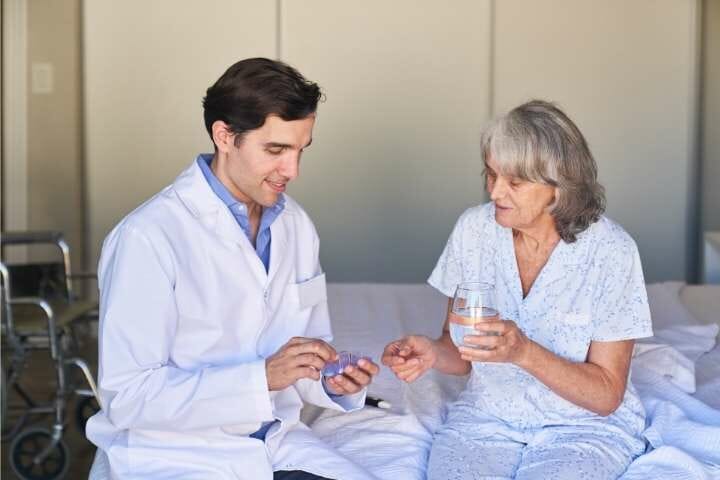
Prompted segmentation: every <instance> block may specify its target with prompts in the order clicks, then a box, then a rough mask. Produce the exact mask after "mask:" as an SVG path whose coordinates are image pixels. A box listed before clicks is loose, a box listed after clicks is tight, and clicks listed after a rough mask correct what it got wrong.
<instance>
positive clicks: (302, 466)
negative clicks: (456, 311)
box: [87, 58, 378, 480]
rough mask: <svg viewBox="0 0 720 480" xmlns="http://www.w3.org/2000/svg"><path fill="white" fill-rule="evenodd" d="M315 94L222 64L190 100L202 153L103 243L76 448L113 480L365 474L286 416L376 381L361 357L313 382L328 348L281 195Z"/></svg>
mask: <svg viewBox="0 0 720 480" xmlns="http://www.w3.org/2000/svg"><path fill="white" fill-rule="evenodd" d="M320 95H321V94H320V89H319V87H318V86H317V85H316V84H315V83H312V82H309V81H308V80H306V79H305V78H303V77H302V75H300V73H299V72H297V71H296V70H295V69H293V68H292V67H289V66H288V65H285V64H283V63H281V62H278V61H273V60H268V59H263V58H254V59H248V60H243V61H241V62H238V63H236V64H235V65H233V66H231V67H230V68H229V69H228V70H227V71H226V72H225V74H223V76H222V77H220V79H219V80H218V81H217V82H216V83H215V84H214V85H213V86H212V87H210V88H209V89H208V91H207V95H206V97H205V99H204V102H203V106H204V113H205V114H204V116H205V125H206V127H207V130H208V133H209V134H210V137H211V139H212V141H213V144H214V147H215V151H214V153H213V154H202V155H199V156H198V157H197V159H196V160H195V161H194V162H193V163H192V165H190V167H189V168H188V169H186V170H185V171H184V172H183V173H181V174H180V176H179V177H178V178H177V179H176V180H175V181H174V183H173V184H172V185H170V186H168V187H166V188H165V189H164V190H162V191H161V192H160V193H158V194H157V195H155V196H154V197H152V198H151V199H150V200H148V201H147V202H145V203H144V204H143V205H141V206H140V207H139V208H137V209H136V210H135V211H133V212H132V213H130V214H129V215H128V216H127V217H125V218H124V219H123V220H122V221H121V222H120V223H119V224H118V225H117V226H116V227H115V228H114V229H113V231H112V232H111V233H110V234H109V235H108V237H107V238H106V240H105V242H104V244H103V249H102V255H101V258H100V266H99V284H100V336H99V343H100V378H99V386H100V391H101V399H102V403H103V410H102V411H101V412H99V413H98V414H97V415H95V416H94V417H92V418H91V419H90V421H89V422H88V426H87V436H88V438H89V439H90V440H91V441H92V442H93V443H95V444H96V445H97V446H98V447H99V453H98V458H96V464H98V463H100V462H105V465H106V466H107V468H109V469H110V471H111V478H119V479H148V478H152V479H160V478H168V479H170V478H173V479H174V478H183V479H186V478H192V479H209V478H212V479H252V480H257V479H273V478H274V479H276V480H277V479H283V480H301V479H303V480H304V479H308V480H309V479H321V478H336V479H337V478H342V479H355V478H360V479H361V478H365V477H366V476H367V474H365V473H363V472H362V470H361V469H360V468H359V467H357V466H356V465H354V464H352V463H351V462H349V461H348V460H346V459H344V458H343V457H342V456H340V455H339V454H337V453H335V452H334V451H333V450H332V449H330V448H329V447H327V446H325V445H323V444H322V443H321V442H320V441H319V440H318V439H317V438H316V437H314V436H313V434H312V432H311V431H310V430H309V429H308V428H307V427H306V426H305V425H303V424H302V423H301V422H300V420H299V415H300V409H301V407H302V402H303V400H304V401H307V402H310V403H314V404H316V405H319V406H322V407H327V408H333V409H337V410H342V411H349V410H353V409H357V408H360V407H362V405H363V403H364V397H365V387H366V386H367V385H368V384H369V383H370V381H371V380H372V377H373V376H374V375H375V374H377V372H378V367H377V365H376V364H374V363H373V362H371V361H369V360H367V359H365V360H361V361H360V363H359V364H358V365H357V366H356V367H348V368H347V369H346V370H345V371H344V373H343V374H341V375H338V376H335V377H331V378H322V379H321V374H320V371H321V370H322V369H323V367H324V365H325V364H326V363H327V362H330V361H333V360H334V359H335V358H336V357H337V352H336V351H335V350H334V349H333V347H332V346H331V345H330V344H329V343H328V342H329V341H330V340H331V339H332V335H331V331H330V319H329V316H328V310H327V298H326V290H325V276H324V274H323V273H322V270H321V268H320V263H319V256H318V245H319V242H318V237H317V233H316V231H315V228H314V226H313V224H312V221H311V220H310V218H309V217H308V216H307V214H306V213H305V211H304V210H303V209H302V208H301V207H300V205H298V204H297V203H296V202H295V201H294V200H293V199H291V198H290V197H289V196H287V195H286V194H285V189H286V186H287V184H288V183H289V182H290V181H292V180H294V179H295V178H296V177H297V176H298V169H299V163H300V156H301V155H302V152H303V150H304V149H305V148H307V147H308V146H309V145H310V143H311V141H312V129H313V125H314V123H315V112H316V109H317V104H318V101H319V99H320ZM97 470H98V468H97V465H96V466H95V467H94V469H93V471H97ZM91 477H92V475H91Z"/></svg>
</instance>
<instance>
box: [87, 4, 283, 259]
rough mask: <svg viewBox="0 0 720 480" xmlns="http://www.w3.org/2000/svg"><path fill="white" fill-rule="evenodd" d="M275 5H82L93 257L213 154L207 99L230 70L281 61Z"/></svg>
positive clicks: (88, 179)
mask: <svg viewBox="0 0 720 480" xmlns="http://www.w3.org/2000/svg"><path fill="white" fill-rule="evenodd" d="M275 24H276V9H275V2H257V1H251V0H215V1H212V2H176V1H173V0H153V1H150V2H148V1H141V0H127V1H122V2H118V1H111V0H92V1H88V2H85V7H84V28H85V37H84V45H85V52H84V53H85V93H86V154H87V175H88V177H87V183H88V203H89V217H90V228H91V232H90V246H91V249H92V256H91V258H92V259H93V261H94V260H95V259H97V255H98V253H99V248H100V245H101V242H102V240H103V238H104V237H105V235H106V234H107V233H108V232H109V230H110V229H111V228H112V226H113V225H115V223H117V222H118V221H119V220H120V219H121V218H122V217H123V216H124V215H125V214H126V213H128V212H129V211H130V210H132V209H133V208H135V207H136V206H137V205H139V204H140V203H141V202H142V201H144V200H145V199H147V198H148V197H149V196H151V195H152V194H154V193H155V192H157V191H158V190H160V189H161V188H163V187H164V186H165V185H167V184H169V183H170V182H172V180H173V179H174V178H175V176H176V175H177V174H178V173H179V172H180V171H181V170H182V169H183V168H184V167H185V166H187V165H189V164H190V162H191V161H192V160H193V159H194V157H195V155H196V154H197V153H199V152H201V151H204V152H206V151H212V143H211V142H210V139H209V138H208V136H207V133H206V131H205V126H204V123H203V120H202V103H201V102H202V98H203V96H204V95H205V90H206V89H207V88H208V87H209V86H210V85H211V84H212V83H213V82H214V81H215V80H216V79H217V78H218V77H219V76H220V75H221V74H222V73H223V72H224V71H225V69H226V68H227V67H229V66H230V65H231V64H232V63H234V62H236V61H237V60H240V59H242V58H246V57H252V56H266V57H272V56H274V55H275V48H276V42H275V38H276V28H275Z"/></svg>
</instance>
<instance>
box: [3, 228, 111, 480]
mask: <svg viewBox="0 0 720 480" xmlns="http://www.w3.org/2000/svg"><path fill="white" fill-rule="evenodd" d="M43 244H44V245H50V246H54V247H55V248H56V249H57V251H58V252H59V257H60V261H58V262H46V263H27V264H14V265H11V264H5V263H4V262H0V283H1V285H0V287H1V289H0V303H1V304H2V305H1V307H2V322H1V326H2V329H1V332H2V344H3V350H4V352H5V354H4V355H3V357H4V363H3V365H2V381H3V383H2V415H3V416H2V426H3V433H2V436H3V440H6V439H8V440H11V444H10V448H9V462H10V465H11V467H12V469H13V471H14V472H15V473H16V475H17V476H18V477H19V478H21V479H23V480H41V479H42V480H58V479H61V478H63V476H64V475H65V474H66V473H67V470H68V467H69V465H70V454H69V451H68V448H67V446H66V444H65V442H64V441H63V430H64V428H65V424H66V410H67V403H68V397H69V396H70V395H71V394H76V395H79V397H80V399H79V400H78V402H77V403H76V411H75V417H76V422H77V426H78V428H79V429H81V431H82V432H83V433H84V428H85V422H86V421H87V419H88V418H90V416H92V415H93V414H94V413H95V412H97V411H98V410H99V408H100V400H99V395H98V392H97V387H96V384H95V380H94V377H93V375H92V373H91V371H90V368H89V367H88V365H87V363H86V362H85V360H83V359H82V358H81V357H79V356H78V355H77V351H78V345H79V340H78V338H77V329H78V327H79V326H80V325H83V323H84V324H85V325H86V326H87V325H88V323H87V322H90V321H93V320H97V311H98V305H97V302H96V301H94V300H85V299H81V298H79V296H78V295H77V294H76V290H75V289H74V286H75V284H76V282H79V281H80V280H89V279H91V278H94V276H92V275H87V274H82V275H73V273H72V269H71V266H70V249H69V247H68V245H67V243H66V242H65V240H64V238H63V235H62V234H61V233H59V232H6V233H2V234H1V235H0V245H1V246H2V247H3V251H5V249H6V247H10V246H18V245H26V246H28V245H43ZM35 350H41V351H47V352H48V353H49V356H50V359H51V364H52V366H53V370H54V371H53V376H54V377H55V393H54V396H53V398H52V399H51V400H50V401H49V402H47V403H40V402H37V401H36V400H35V399H33V398H32V397H31V396H30V394H28V392H27V391H26V390H25V389H24V388H23V387H22V386H21V381H22V379H23V371H24V370H25V367H26V365H27V363H28V361H29V355H30V353H31V352H32V351H35ZM71 367H77V370H75V369H73V368H71ZM78 371H79V372H80V373H81V374H82V375H81V377H80V378H82V380H83V381H82V385H84V386H85V388H76V386H75V383H76V382H74V381H73V375H74V376H75V378H77V377H78V375H77V372H78ZM9 389H11V390H13V391H14V392H15V393H16V394H17V395H18V396H19V398H20V399H21V401H22V402H23V405H21V406H19V407H18V406H15V408H17V409H20V410H21V411H22V413H21V415H20V417H19V419H18V420H17V421H16V422H15V423H14V425H13V426H12V427H10V428H6V427H5V425H6V422H5V420H6V413H7V410H8V409H12V408H13V406H12V405H10V406H8V403H7V395H8V392H9ZM46 414H52V415H53V416H54V420H53V423H52V426H51V429H50V430H46V429H42V428H37V427H29V428H25V426H26V425H27V423H28V419H29V418H30V417H31V416H35V415H46Z"/></svg>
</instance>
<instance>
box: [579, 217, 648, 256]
mask: <svg viewBox="0 0 720 480" xmlns="http://www.w3.org/2000/svg"><path fill="white" fill-rule="evenodd" d="M583 233H585V234H586V235H583V236H584V237H586V238H585V239H584V240H585V241H588V242H589V243H590V244H592V245H593V246H594V247H595V248H594V250H596V251H597V252H598V253H601V254H602V255H603V256H628V255H634V254H635V252H637V244H636V243H635V240H634V239H633V238H632V236H631V235H630V234H629V233H628V232H627V231H626V230H625V229H624V228H623V227H622V226H621V225H620V224H619V223H617V222H616V221H614V220H612V219H610V218H608V217H606V216H605V215H603V216H601V217H600V219H599V220H598V221H597V222H595V223H593V224H592V225H591V226H590V227H588V229H587V230H586V231H585V232H583Z"/></svg>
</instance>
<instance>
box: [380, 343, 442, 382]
mask: <svg viewBox="0 0 720 480" xmlns="http://www.w3.org/2000/svg"><path fill="white" fill-rule="evenodd" d="M435 362H437V352H436V351H435V346H434V343H433V341H432V340H430V339H429V338H428V337H426V336H423V335H410V336H407V337H405V338H402V339H400V340H396V341H394V342H392V343H390V344H388V346H387V347H385V351H384V352H383V355H382V363H383V364H384V365H387V366H388V367H390V369H391V370H392V371H393V373H395V375H396V376H397V377H398V378H399V379H400V380H403V381H405V382H407V383H410V382H414V381H415V380H417V379H418V378H419V377H420V376H421V375H422V374H423V373H425V372H426V371H428V370H429V369H431V368H432V367H433V366H435Z"/></svg>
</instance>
